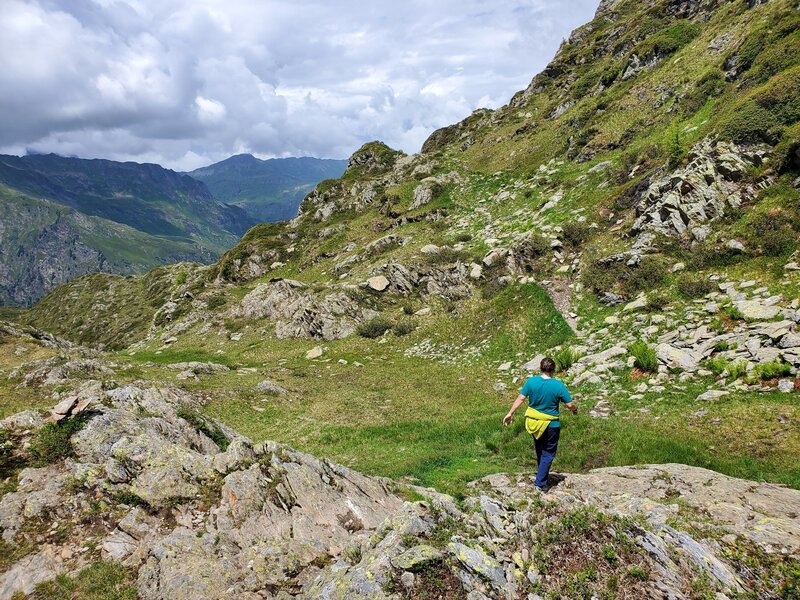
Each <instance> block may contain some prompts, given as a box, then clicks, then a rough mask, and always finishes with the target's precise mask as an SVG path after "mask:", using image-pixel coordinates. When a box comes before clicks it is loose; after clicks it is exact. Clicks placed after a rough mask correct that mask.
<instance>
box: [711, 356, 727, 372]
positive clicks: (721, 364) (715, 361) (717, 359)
mask: <svg viewBox="0 0 800 600" xmlns="http://www.w3.org/2000/svg"><path fill="white" fill-rule="evenodd" d="M729 365H730V361H728V359H727V358H725V357H724V356H714V357H713V358H709V359H708V360H707V361H706V368H707V369H708V370H709V371H711V372H712V373H713V374H714V375H716V376H717V377H719V376H720V375H722V374H723V373H724V372H725V370H726V369H727V368H728V366H729Z"/></svg>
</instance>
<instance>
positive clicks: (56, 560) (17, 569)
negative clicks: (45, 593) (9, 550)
mask: <svg viewBox="0 0 800 600" xmlns="http://www.w3.org/2000/svg"><path fill="white" fill-rule="evenodd" d="M64 570H65V569H64V563H63V561H62V559H61V556H60V553H59V554H56V551H55V548H54V547H53V546H45V547H44V548H43V549H42V550H40V551H39V552H36V553H33V554H29V555H27V556H25V557H23V558H22V559H21V560H19V561H17V562H16V563H14V564H13V565H11V568H9V569H8V570H7V571H6V572H5V573H3V574H2V575H0V598H4V599H5V598H11V597H12V596H14V594H17V593H22V594H25V595H30V594H33V592H34V591H35V588H36V586H37V585H38V584H40V583H43V582H45V581H49V580H51V579H53V578H54V577H56V576H57V575H59V574H61V573H62V572H63V571H64Z"/></svg>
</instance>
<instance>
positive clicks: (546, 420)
mask: <svg viewBox="0 0 800 600" xmlns="http://www.w3.org/2000/svg"><path fill="white" fill-rule="evenodd" d="M556 419H558V417H554V416H553V415H548V414H545V413H543V412H540V411H538V410H536V409H533V408H531V407H528V410H526V411H525V431H527V432H528V433H530V434H531V435H532V436H533V438H534V439H536V440H538V439H539V438H540V437H542V434H543V433H544V432H545V430H546V429H547V428H548V427H549V426H550V421H555V420H556Z"/></svg>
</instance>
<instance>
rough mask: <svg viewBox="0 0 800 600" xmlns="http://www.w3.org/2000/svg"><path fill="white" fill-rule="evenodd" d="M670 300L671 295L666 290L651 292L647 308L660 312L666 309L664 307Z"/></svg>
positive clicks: (648, 296) (648, 295)
mask: <svg viewBox="0 0 800 600" xmlns="http://www.w3.org/2000/svg"><path fill="white" fill-rule="evenodd" d="M669 300H670V298H669V295H668V294H667V293H666V292H664V291H656V292H650V293H649V294H647V304H646V306H645V308H646V309H647V310H649V311H651V312H658V311H661V310H664V307H665V306H667V304H669Z"/></svg>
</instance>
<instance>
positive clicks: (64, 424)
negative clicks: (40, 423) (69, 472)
mask: <svg viewBox="0 0 800 600" xmlns="http://www.w3.org/2000/svg"><path fill="white" fill-rule="evenodd" d="M85 424H86V417H85V416H84V415H76V416H74V417H67V418H66V419H61V420H60V421H58V422H57V423H48V424H47V425H45V426H44V427H42V428H41V429H40V430H39V431H38V432H37V434H36V435H35V436H34V438H33V440H31V445H30V455H31V458H32V459H33V463H34V464H35V465H36V466H44V465H47V464H50V463H53V462H56V461H57V460H61V459H62V458H66V457H68V456H72V455H73V454H74V451H73V448H72V436H73V434H75V433H77V432H78V431H80V430H81V429H82V428H83V426H84V425H85Z"/></svg>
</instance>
